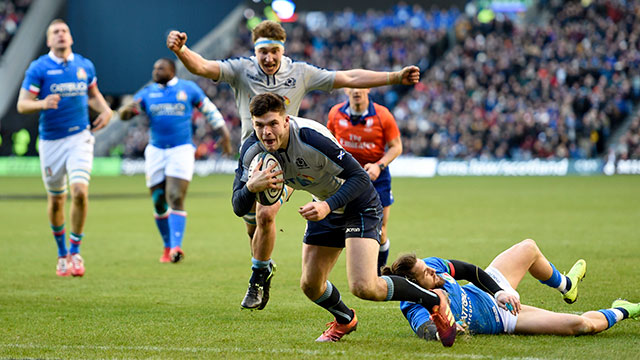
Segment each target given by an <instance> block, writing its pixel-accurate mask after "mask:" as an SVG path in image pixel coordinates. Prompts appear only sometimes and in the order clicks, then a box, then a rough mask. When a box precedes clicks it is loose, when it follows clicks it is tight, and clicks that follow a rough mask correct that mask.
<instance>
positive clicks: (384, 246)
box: [380, 238, 390, 252]
mask: <svg viewBox="0 0 640 360" xmlns="http://www.w3.org/2000/svg"><path fill="white" fill-rule="evenodd" d="M389 243H390V241H389V239H388V238H387V242H386V243H384V244H382V245H380V252H383V251H387V250H389Z"/></svg>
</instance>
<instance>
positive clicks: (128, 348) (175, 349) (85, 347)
mask: <svg viewBox="0 0 640 360" xmlns="http://www.w3.org/2000/svg"><path fill="white" fill-rule="evenodd" d="M0 348H13V349H36V350H99V351H107V350H110V351H113V350H122V351H154V352H163V353H164V352H170V351H171V352H188V353H198V352H203V353H224V352H231V353H254V354H264V353H271V354H302V355H320V356H323V357H327V355H348V353H349V352H348V351H346V350H334V349H328V348H326V347H323V348H322V349H319V350H304V349H287V348H281V349H273V348H272V349H262V348H254V349H243V348H237V347H235V348H212V347H175V346H150V345H141V346H115V345H51V346H47V345H38V344H0ZM358 355H359V356H362V355H365V356H367V355H371V356H376V357H378V356H380V355H381V354H380V353H379V352H371V353H363V352H362V351H361V350H358ZM417 357H419V358H427V359H431V358H456V359H493V358H495V356H489V355H475V354H446V353H444V354H443V353H439V354H430V353H424V354H419V355H417ZM500 359H502V360H541V359H543V358H534V357H501V358H500Z"/></svg>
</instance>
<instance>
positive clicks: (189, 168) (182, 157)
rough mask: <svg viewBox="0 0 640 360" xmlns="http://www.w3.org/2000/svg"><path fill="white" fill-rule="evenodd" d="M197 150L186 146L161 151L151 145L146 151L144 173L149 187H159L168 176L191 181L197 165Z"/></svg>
mask: <svg viewBox="0 0 640 360" xmlns="http://www.w3.org/2000/svg"><path fill="white" fill-rule="evenodd" d="M195 152H196V148H195V147H194V146H193V145H192V144H184V145H179V146H175V147H172V148H168V149H161V148H159V147H155V146H153V145H151V144H149V145H147V147H146V148H145V149H144V171H145V174H146V177H147V187H149V188H150V187H152V186H154V185H158V184H160V183H161V182H163V181H164V179H165V178H166V177H167V176H170V177H174V178H178V179H183V180H187V181H191V179H192V178H193V168H194V164H195Z"/></svg>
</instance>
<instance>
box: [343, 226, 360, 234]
mask: <svg viewBox="0 0 640 360" xmlns="http://www.w3.org/2000/svg"><path fill="white" fill-rule="evenodd" d="M344 232H346V233H354V232H360V228H357V227H355V228H347V229H346V230H345V231H344Z"/></svg>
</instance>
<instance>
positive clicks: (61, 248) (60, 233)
mask: <svg viewBox="0 0 640 360" xmlns="http://www.w3.org/2000/svg"><path fill="white" fill-rule="evenodd" d="M51 230H52V231H53V238H54V239H55V240H56V245H58V257H63V256H67V241H66V239H65V236H64V234H65V231H64V224H62V225H60V226H55V225H51Z"/></svg>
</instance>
